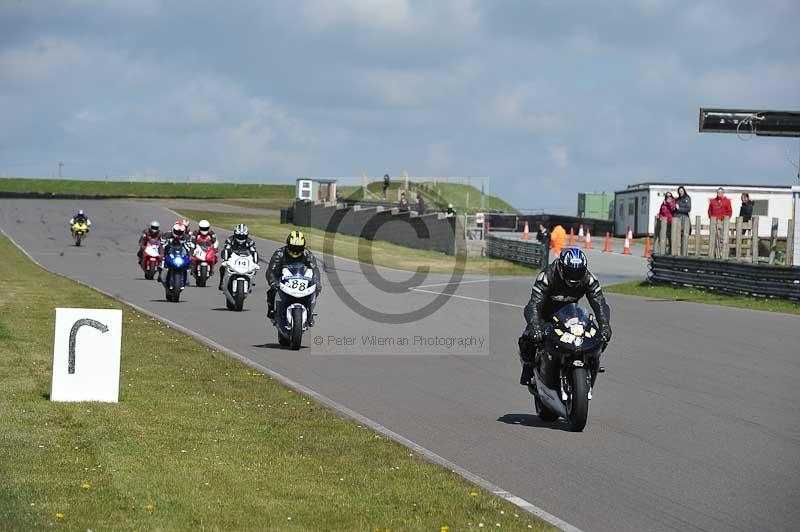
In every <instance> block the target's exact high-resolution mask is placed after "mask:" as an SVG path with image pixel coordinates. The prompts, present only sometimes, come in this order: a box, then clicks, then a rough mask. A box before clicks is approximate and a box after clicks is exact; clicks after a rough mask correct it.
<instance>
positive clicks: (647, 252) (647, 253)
mask: <svg viewBox="0 0 800 532" xmlns="http://www.w3.org/2000/svg"><path fill="white" fill-rule="evenodd" d="M649 256H650V237H649V236H648V237H647V240H645V242H644V255H642V257H645V258H647V257H649Z"/></svg>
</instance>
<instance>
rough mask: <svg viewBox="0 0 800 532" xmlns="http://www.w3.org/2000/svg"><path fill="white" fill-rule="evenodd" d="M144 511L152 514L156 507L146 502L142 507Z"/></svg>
mask: <svg viewBox="0 0 800 532" xmlns="http://www.w3.org/2000/svg"><path fill="white" fill-rule="evenodd" d="M144 509H145V510H147V511H148V512H152V511H153V510H155V509H156V507H155V506H153V505H152V504H150V503H149V502H148V503H147V504H145V505H144Z"/></svg>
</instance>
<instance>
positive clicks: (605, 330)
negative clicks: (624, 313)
mask: <svg viewBox="0 0 800 532" xmlns="http://www.w3.org/2000/svg"><path fill="white" fill-rule="evenodd" d="M600 335H601V336H602V337H603V342H605V343H608V342H609V341H611V327H610V326H608V325H603V326H602V327H601V328H600Z"/></svg>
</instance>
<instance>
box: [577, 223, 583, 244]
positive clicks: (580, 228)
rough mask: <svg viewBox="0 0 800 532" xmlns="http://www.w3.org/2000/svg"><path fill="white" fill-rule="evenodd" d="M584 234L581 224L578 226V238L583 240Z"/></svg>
mask: <svg viewBox="0 0 800 532" xmlns="http://www.w3.org/2000/svg"><path fill="white" fill-rule="evenodd" d="M583 238H584V234H583V224H581V226H580V227H579V228H578V240H580V241H581V242H583Z"/></svg>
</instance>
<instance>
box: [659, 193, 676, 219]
mask: <svg viewBox="0 0 800 532" xmlns="http://www.w3.org/2000/svg"><path fill="white" fill-rule="evenodd" d="M675 209H676V202H675V198H673V197H672V192H667V193H666V194H664V203H662V204H661V208H660V209H659V210H658V216H659V218H666V219H667V223H672V215H673V214H674V213H675Z"/></svg>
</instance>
